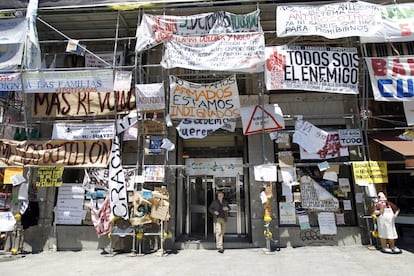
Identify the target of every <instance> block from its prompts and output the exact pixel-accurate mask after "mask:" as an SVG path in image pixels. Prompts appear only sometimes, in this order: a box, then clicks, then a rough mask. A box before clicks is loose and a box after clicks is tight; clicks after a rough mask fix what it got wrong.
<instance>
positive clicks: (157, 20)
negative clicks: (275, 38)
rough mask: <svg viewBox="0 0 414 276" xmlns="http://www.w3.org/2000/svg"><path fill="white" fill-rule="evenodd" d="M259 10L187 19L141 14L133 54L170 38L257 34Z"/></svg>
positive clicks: (204, 15) (187, 17)
mask: <svg viewBox="0 0 414 276" xmlns="http://www.w3.org/2000/svg"><path fill="white" fill-rule="evenodd" d="M259 13H260V11H259V10H256V11H253V12H251V13H248V14H234V13H230V12H226V11H216V12H208V13H202V14H195V15H190V16H175V15H152V14H146V13H144V14H143V16H142V20H141V24H140V25H139V27H138V28H137V33H136V37H137V42H136V46H135V50H136V51H137V52H140V51H143V50H145V49H148V48H151V47H154V46H156V45H158V44H160V43H163V42H164V41H165V40H167V39H169V38H170V37H171V36H172V35H174V34H176V35H182V36H202V35H207V34H220V33H240V32H261V31H262V28H261V26H260V20H259Z"/></svg>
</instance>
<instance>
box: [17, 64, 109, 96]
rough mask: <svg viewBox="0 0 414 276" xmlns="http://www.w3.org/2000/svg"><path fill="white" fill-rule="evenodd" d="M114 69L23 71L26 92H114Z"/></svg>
mask: <svg viewBox="0 0 414 276" xmlns="http://www.w3.org/2000/svg"><path fill="white" fill-rule="evenodd" d="M113 78H114V74H113V71H112V70H106V69H100V70H84V71H45V72H41V71H30V72H29V71H27V72H24V73H23V87H24V92H26V93H89V92H104V93H106V92H112V91H113V88H114V79H113Z"/></svg>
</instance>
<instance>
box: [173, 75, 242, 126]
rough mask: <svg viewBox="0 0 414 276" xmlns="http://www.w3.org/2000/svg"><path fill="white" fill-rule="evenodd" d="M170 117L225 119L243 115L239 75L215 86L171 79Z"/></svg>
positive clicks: (214, 83) (213, 84) (175, 78)
mask: <svg viewBox="0 0 414 276" xmlns="http://www.w3.org/2000/svg"><path fill="white" fill-rule="evenodd" d="M169 105H170V108H169V110H170V113H169V114H170V117H171V118H172V119H174V118H191V119H225V118H227V119H228V118H237V117H239V116H240V99H239V89H238V87H237V80H236V76H235V75H233V76H230V77H228V78H226V79H224V80H221V81H218V82H213V83H204V84H201V83H192V82H188V81H185V80H182V79H180V78H177V77H175V76H172V75H171V76H170V104H169Z"/></svg>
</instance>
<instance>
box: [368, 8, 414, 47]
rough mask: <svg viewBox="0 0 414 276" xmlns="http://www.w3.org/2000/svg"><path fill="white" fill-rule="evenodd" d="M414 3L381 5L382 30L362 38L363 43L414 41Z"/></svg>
mask: <svg viewBox="0 0 414 276" xmlns="http://www.w3.org/2000/svg"><path fill="white" fill-rule="evenodd" d="M413 10H414V3H398V4H397V3H394V4H391V5H381V28H380V29H379V30H377V31H376V32H375V33H369V34H367V35H366V36H361V37H360V41H361V43H383V42H404V41H413V40H414V24H413V21H414V13H413Z"/></svg>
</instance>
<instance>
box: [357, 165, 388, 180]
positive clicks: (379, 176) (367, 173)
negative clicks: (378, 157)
mask: <svg viewBox="0 0 414 276" xmlns="http://www.w3.org/2000/svg"><path fill="white" fill-rule="evenodd" d="M352 170H353V174H354V179H355V183H356V184H358V185H361V186H366V185H368V184H381V183H388V170H387V162H385V161H360V162H352Z"/></svg>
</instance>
